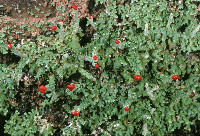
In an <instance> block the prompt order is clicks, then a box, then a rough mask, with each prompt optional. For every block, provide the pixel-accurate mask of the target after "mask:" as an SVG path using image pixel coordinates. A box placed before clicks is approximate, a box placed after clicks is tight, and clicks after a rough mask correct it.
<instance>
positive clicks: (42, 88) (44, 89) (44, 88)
mask: <svg viewBox="0 0 200 136" xmlns="http://www.w3.org/2000/svg"><path fill="white" fill-rule="evenodd" d="M46 89H47V88H46V87H45V86H44V85H41V86H40V87H39V91H40V92H41V93H45V91H46Z"/></svg>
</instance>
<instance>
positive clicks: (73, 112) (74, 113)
mask: <svg viewBox="0 0 200 136" xmlns="http://www.w3.org/2000/svg"><path fill="white" fill-rule="evenodd" d="M71 114H72V115H74V116H78V115H79V114H80V111H72V112H71Z"/></svg>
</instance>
